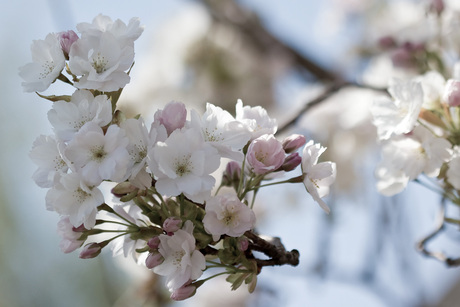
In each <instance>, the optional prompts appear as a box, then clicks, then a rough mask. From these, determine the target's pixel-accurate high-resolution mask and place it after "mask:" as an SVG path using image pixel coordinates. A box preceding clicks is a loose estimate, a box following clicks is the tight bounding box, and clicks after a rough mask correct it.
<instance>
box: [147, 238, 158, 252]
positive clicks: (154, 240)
mask: <svg viewBox="0 0 460 307" xmlns="http://www.w3.org/2000/svg"><path fill="white" fill-rule="evenodd" d="M147 245H148V246H149V247H150V248H151V249H158V247H159V246H160V237H158V236H156V237H153V238H151V239H150V240H148V241H147Z"/></svg>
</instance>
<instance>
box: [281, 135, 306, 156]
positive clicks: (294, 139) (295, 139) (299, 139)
mask: <svg viewBox="0 0 460 307" xmlns="http://www.w3.org/2000/svg"><path fill="white" fill-rule="evenodd" d="M306 142H307V141H306V139H305V136H303V135H300V134H292V135H290V136H288V137H287V138H285V139H284V141H283V149H284V151H285V152H286V153H287V154H289V153H291V152H294V151H296V150H297V149H299V148H300V147H302V146H303V145H305V143H306Z"/></svg>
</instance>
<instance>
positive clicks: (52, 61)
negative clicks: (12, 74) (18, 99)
mask: <svg viewBox="0 0 460 307" xmlns="http://www.w3.org/2000/svg"><path fill="white" fill-rule="evenodd" d="M30 49H31V52H32V61H33V62H32V63H29V64H26V65H24V66H22V67H21V68H19V75H20V76H21V78H22V79H24V82H22V86H23V88H24V91H26V92H43V91H44V90H46V89H47V88H48V87H49V86H50V85H51V83H53V82H54V81H55V80H56V78H57V77H58V76H59V75H60V74H61V72H62V70H63V69H64V66H65V56H64V52H63V51H62V49H61V44H60V42H59V39H58V38H57V36H56V35H55V34H53V33H50V34H48V35H47V36H46V38H45V40H35V41H34V42H33V43H32V46H31V48H30Z"/></svg>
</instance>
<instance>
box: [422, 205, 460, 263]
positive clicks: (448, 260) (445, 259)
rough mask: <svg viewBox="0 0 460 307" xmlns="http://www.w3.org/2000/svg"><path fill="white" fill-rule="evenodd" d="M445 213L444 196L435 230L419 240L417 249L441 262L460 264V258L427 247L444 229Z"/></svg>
mask: <svg viewBox="0 0 460 307" xmlns="http://www.w3.org/2000/svg"><path fill="white" fill-rule="evenodd" d="M444 213H445V198H443V200H442V202H441V209H440V210H439V213H438V217H437V221H436V228H435V229H434V231H433V232H431V233H430V234H429V235H427V236H426V237H424V238H422V239H421V240H420V241H419V242H417V245H416V247H417V250H418V251H419V252H421V253H422V254H423V255H425V256H427V257H431V258H434V259H437V260H439V261H441V262H444V263H445V264H446V265H447V266H460V258H449V257H447V256H446V255H445V254H444V253H442V252H433V251H429V250H428V249H427V248H426V245H427V244H428V242H429V241H430V240H432V239H433V238H434V237H436V236H437V235H438V234H439V233H441V232H442V230H443V229H444Z"/></svg>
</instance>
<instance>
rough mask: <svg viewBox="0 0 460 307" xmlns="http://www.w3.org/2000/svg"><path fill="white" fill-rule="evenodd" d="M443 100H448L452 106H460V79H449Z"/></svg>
mask: <svg viewBox="0 0 460 307" xmlns="http://www.w3.org/2000/svg"><path fill="white" fill-rule="evenodd" d="M443 100H444V102H446V103H447V104H448V105H449V106H450V107H458V106H460V81H459V80H454V79H450V80H448V81H447V84H446V87H445V91H444V95H443Z"/></svg>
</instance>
